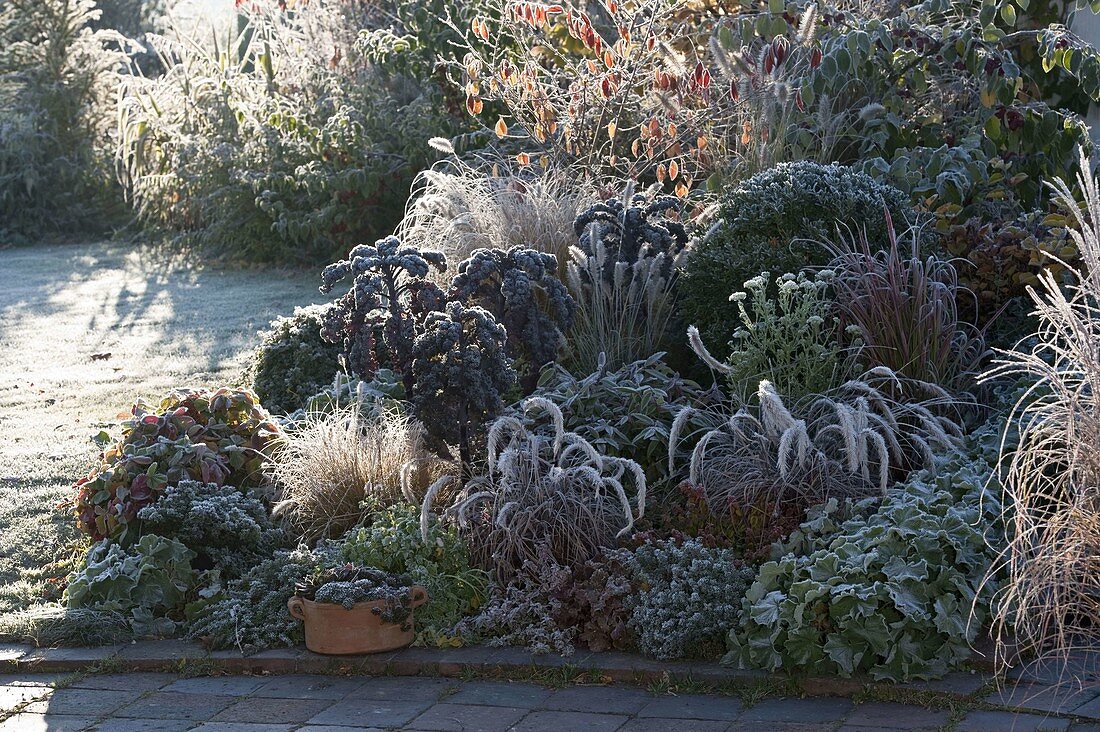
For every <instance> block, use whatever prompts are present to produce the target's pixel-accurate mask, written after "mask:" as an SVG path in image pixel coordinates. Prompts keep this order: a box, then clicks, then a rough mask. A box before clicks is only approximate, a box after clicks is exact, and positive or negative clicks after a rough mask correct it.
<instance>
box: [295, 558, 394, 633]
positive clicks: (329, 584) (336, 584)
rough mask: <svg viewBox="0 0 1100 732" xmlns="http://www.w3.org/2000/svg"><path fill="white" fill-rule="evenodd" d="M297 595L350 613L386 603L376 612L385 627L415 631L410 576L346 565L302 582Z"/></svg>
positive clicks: (297, 589) (313, 575)
mask: <svg viewBox="0 0 1100 732" xmlns="http://www.w3.org/2000/svg"><path fill="white" fill-rule="evenodd" d="M294 593H295V594H296V595H298V596H299V597H304V598H305V599H307V600H312V601H313V602H321V603H330V604H333V605H340V606H342V607H343V608H345V609H347V610H351V609H352V608H354V607H355V606H356V605H357V604H359V603H361V602H376V601H382V602H383V603H384V604H383V605H382V606H381V607H376V608H374V609H373V614H375V615H377V616H378V617H379V618H381V619H382V621H383V622H385V623H393V624H396V625H400V626H401V629H402V630H408V629H409V628H410V627H411V623H409V618H410V617H411V616H412V607H411V603H412V600H413V589H412V580H411V578H409V577H408V576H406V575H398V574H392V573H390V572H383V571H382V570H380V569H371V568H368V567H356V566H355V565H354V564H344V565H340V566H338V567H331V568H328V569H322V570H320V571H318V572H315V573H314V574H312V575H310V576H309V577H308V578H307V579H305V580H303V581H302V582H299V583H298V584H297V585H296V586H295V589H294Z"/></svg>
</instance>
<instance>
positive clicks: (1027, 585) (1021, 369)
mask: <svg viewBox="0 0 1100 732" xmlns="http://www.w3.org/2000/svg"><path fill="white" fill-rule="evenodd" d="M1080 166H1081V168H1080V172H1079V173H1078V175H1077V184H1078V186H1079V188H1080V192H1081V195H1082V196H1083V197H1084V204H1083V205H1081V204H1079V203H1078V199H1077V198H1076V197H1075V195H1074V192H1073V191H1072V190H1071V189H1070V186H1069V184H1068V183H1066V182H1065V181H1064V180H1059V181H1058V182H1056V183H1054V184H1052V185H1051V188H1052V190H1053V192H1054V199H1055V200H1056V201H1057V202H1058V203H1059V204H1061V205H1062V206H1063V207H1064V208H1065V209H1067V210H1068V211H1069V212H1070V215H1071V217H1072V219H1073V222H1074V224H1075V227H1074V228H1071V230H1070V233H1071V235H1072V237H1073V240H1074V241H1075V242H1076V244H1077V247H1078V249H1079V251H1080V255H1081V265H1080V267H1077V268H1075V269H1074V270H1073V275H1074V278H1075V280H1076V282H1075V284H1071V285H1068V286H1065V287H1061V286H1059V283H1058V281H1057V278H1056V277H1055V275H1054V274H1053V273H1052V272H1050V271H1045V272H1043V274H1041V275H1040V277H1039V286H1038V288H1033V287H1029V288H1028V292H1029V294H1030V296H1031V299H1032V301H1033V302H1034V304H1035V310H1034V316H1035V318H1036V319H1037V320H1038V328H1037V329H1036V331H1035V333H1034V335H1033V336H1032V337H1031V338H1029V339H1025V340H1023V341H1021V342H1020V343H1019V344H1018V345H1017V347H1016V348H1015V349H1014V350H1011V351H998V358H997V359H996V361H995V362H994V365H993V367H992V368H991V369H990V370H988V371H987V372H986V373H985V374H984V375H983V378H984V379H986V380H989V379H994V378H1000V377H1019V378H1023V379H1026V380H1027V381H1029V382H1031V385H1030V387H1029V388H1028V389H1027V391H1026V392H1025V393H1024V395H1023V396H1022V397H1021V398H1020V399H1019V401H1017V402H1016V404H1015V405H1014V407H1013V408H1012V410H1011V412H1010V414H1009V427H1010V429H1011V430H1018V431H1019V435H1018V438H1017V439H1016V440H1015V441H1010V440H1009V439H1008V436H1007V435H1006V438H1005V440H1004V442H1003V443H1002V448H1001V465H1002V467H1003V469H1004V476H1003V484H1004V491H1005V500H1004V504H1005V506H1006V512H1005V514H1004V519H1005V522H1006V526H1007V534H1008V542H1009V543H1008V548H1007V550H1006V552H1005V553H1004V554H1003V556H1002V557H1001V561H1000V562H998V564H997V566H996V567H995V568H994V569H995V571H997V572H1004V574H1005V575H1006V580H1005V581H1004V583H1003V589H1002V590H1001V591H1000V594H999V596H998V598H997V599H998V601H997V603H996V604H995V609H994V616H993V626H994V633H995V638H997V639H998V640H999V641H1000V642H999V644H998V645H999V650H1000V654H999V656H1000V660H1001V661H1002V662H1006V663H1007V662H1010V661H1011V658H1009V646H1010V644H1013V643H1014V644H1015V646H1016V647H1017V648H1018V649H1020V650H1021V651H1023V652H1024V653H1032V654H1038V655H1040V656H1048V657H1050V658H1053V659H1055V660H1058V659H1062V660H1064V659H1065V658H1066V657H1067V656H1068V654H1069V653H1070V652H1071V651H1072V650H1074V649H1075V648H1080V647H1082V646H1088V647H1095V644H1096V642H1097V634H1098V631H1100V627H1098V625H1097V619H1098V618H1100V352H1098V351H1097V344H1098V343H1100V190H1098V188H1097V182H1096V179H1095V178H1094V177H1093V175H1092V173H1091V167H1090V164H1089V161H1088V159H1087V157H1086V156H1085V154H1084V152H1083V151H1082V153H1081V158H1080ZM1012 442H1015V444H1012Z"/></svg>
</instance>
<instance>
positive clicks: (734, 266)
mask: <svg viewBox="0 0 1100 732" xmlns="http://www.w3.org/2000/svg"><path fill="white" fill-rule="evenodd" d="M887 216H889V217H890V219H891V220H893V221H894V222H895V223H896V224H897V225H898V226H899V227H900V226H902V225H904V224H906V223H907V224H913V225H915V224H917V223H918V216H917V214H916V213H915V212H914V210H913V209H912V208H911V206H910V204H909V201H908V199H907V197H906V196H905V194H903V193H902V192H901V191H899V190H897V189H896V188H893V187H892V186H889V185H886V184H884V183H882V182H880V181H877V180H875V179H874V178H872V177H871V176H869V175H867V174H866V173H863V172H861V171H859V170H856V169H854V168H850V167H846V166H843V165H837V164H831V165H821V164H819V163H814V162H809V161H803V162H797V163H783V164H780V165H777V166H775V167H774V168H771V169H770V170H766V171H764V172H762V173H758V174H757V175H755V176H753V177H751V178H749V179H747V180H745V181H742V182H741V183H740V184H739V185H738V186H736V187H735V188H733V189H732V190H730V191H727V192H726V193H725V194H724V195H723V197H722V200H721V204H720V207H719V210H718V218H717V221H716V222H715V224H714V225H713V226H712V227H711V228H710V230H709V231H708V232H707V234H706V236H705V237H704V238H703V241H702V242H700V244H699V245H698V246H697V247H695V248H693V249H692V251H691V254H690V256H689V257H688V259H687V262H686V263H685V265H684V273H683V278H682V280H681V283H680V293H681V298H682V308H683V315H684V319H685V321H686V322H688V323H691V324H693V325H695V326H696V327H698V328H699V330H700V331H701V332H702V334H703V337H704V339H705V340H706V341H707V342H708V343H715V344H725V342H726V341H727V339H728V338H729V332H728V328H729V325H728V324H729V323H733V322H736V321H737V320H738V314H739V313H738V310H739V308H738V304H736V303H732V302H730V293H731V292H733V291H734V290H735V289H736V288H737V287H739V286H741V284H742V283H744V282H746V281H747V280H749V279H750V278H752V277H755V276H756V275H758V274H759V273H760V272H761V271H762V270H769V271H772V272H776V271H778V272H798V271H799V269H801V268H802V267H803V266H805V265H814V264H816V265H823V264H826V263H827V262H828V260H829V255H828V252H827V251H826V249H825V248H824V247H823V246H821V245H820V244H819V243H817V242H820V241H823V240H825V239H828V238H829V237H830V236H832V235H833V234H835V232H836V229H837V227H838V226H839V227H841V228H847V229H850V230H853V231H864V232H865V233H866V235H867V239H868V241H870V242H871V243H872V245H874V246H876V247H877V246H879V245H885V244H886V243H887V242H888V240H889V239H888V235H887ZM717 353H718V355H719V356H724V355H725V349H719V350H718V351H717Z"/></svg>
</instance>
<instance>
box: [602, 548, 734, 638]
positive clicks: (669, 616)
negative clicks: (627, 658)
mask: <svg viewBox="0 0 1100 732" xmlns="http://www.w3.org/2000/svg"><path fill="white" fill-rule="evenodd" d="M614 555H615V557H616V558H617V559H618V560H619V561H621V562H622V563H623V564H624V565H625V566H626V568H627V572H628V576H629V577H630V580H631V582H632V584H633V585H634V586H635V587H637V588H639V589H637V590H636V591H635V592H634V593H632V594H631V595H629V596H628V597H627V600H626V607H627V609H628V610H629V612H630V620H629V622H630V627H631V629H632V630H633V631H634V633H635V635H636V637H637V643H638V649H639V650H640V651H641V652H642V653H645V654H646V655H649V656H653V657H654V658H660V659H672V658H682V657H685V656H687V657H699V656H708V655H717V654H718V653H719V652H720V651H721V649H722V644H723V641H724V639H725V635H726V633H727V632H728V631H730V630H731V629H733V628H735V627H737V625H738V623H739V622H740V620H741V612H742V609H741V599H742V597H743V596H744V594H745V590H746V589H747V588H748V585H749V583H750V582H752V579H753V577H754V576H755V571H754V570H753V569H752V568H751V567H748V566H745V565H744V564H742V563H741V561H740V559H739V558H738V556H737V554H736V552H734V551H732V550H730V549H712V548H708V547H705V546H703V544H702V543H701V542H700V541H699V540H697V539H688V540H686V541H684V542H683V543H677V542H675V541H656V542H654V541H650V542H647V543H645V544H643V545H642V546H641V547H639V548H638V549H636V550H635V551H634V552H629V551H626V550H620V551H617V552H615V553H614Z"/></svg>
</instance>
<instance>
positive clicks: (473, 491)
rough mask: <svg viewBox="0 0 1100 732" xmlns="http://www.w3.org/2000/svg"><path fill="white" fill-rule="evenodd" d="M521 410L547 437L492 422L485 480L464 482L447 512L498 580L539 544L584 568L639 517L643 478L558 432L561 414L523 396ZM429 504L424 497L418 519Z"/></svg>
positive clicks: (636, 469) (504, 421)
mask: <svg viewBox="0 0 1100 732" xmlns="http://www.w3.org/2000/svg"><path fill="white" fill-rule="evenodd" d="M523 410H524V412H525V413H528V414H533V413H535V412H538V411H541V412H542V413H543V414H545V415H547V416H549V417H550V422H551V425H552V428H551V429H550V434H549V435H545V434H542V433H541V432H537V431H533V430H531V429H528V427H527V426H525V425H524V423H523V422H522V421H521V420H520V419H518V418H517V417H514V416H511V415H505V416H503V417H500V418H499V419H497V420H496V421H495V422H494V423H493V425H492V427H491V428H490V430H489V434H488V471H487V474H486V475H483V476H479V477H477V478H475V479H474V480H472V481H470V483H469V485H467V486H466V488H465V490H464V491H463V493H462V494H461V495H460V497H459V499H458V501H457V502H456V503H455V505H453V506H452V507H451V508H450V509H448V511H449V512H450V513H452V514H454V515H456V516H457V518H458V520H459V523H460V526H462V527H463V528H464V529H466V530H470V531H480V532H484V534H485V538H484V542H485V543H484V551H485V552H486V553H487V554H488V556H487V557H485V560H484V561H485V564H486V565H487V566H488V567H491V568H492V570H493V571H494V572H495V573H496V575H497V577H498V579H500V580H502V581H507V580H508V579H510V578H511V577H512V576H513V575H514V574H515V573H516V572H517V571H518V570H519V569H520V568H521V567H522V565H523V564H524V562H526V561H530V560H533V559H534V558H535V557H536V554H537V553H538V552H539V551H540V550H541V548H542V545H544V544H545V545H547V546H548V547H549V551H550V554H551V556H552V557H553V559H554V560H555V561H556V562H557V563H558V564H561V565H562V566H565V567H575V566H578V565H581V564H584V562H586V561H588V560H589V559H591V558H593V557H594V556H596V555H597V554H598V552H599V551H600V550H601V549H602V548H604V547H610V546H613V545H614V542H615V539H616V538H618V537H621V536H624V535H626V534H627V533H629V532H630V530H631V529H632V528H633V526H634V522H635V521H637V520H638V519H640V518H641V517H642V515H643V513H644V511H645V501H646V482H645V475H644V474H643V472H642V469H641V467H640V466H639V465H638V464H637V463H636V462H634V461H633V460H627V459H624V458H616V457H609V456H606V455H601V454H600V453H599V452H598V451H597V450H596V449H595V448H594V447H593V446H592V445H591V444H589V443H588V442H587V441H585V440H584V439H583V438H581V437H580V436H578V435H576V434H574V433H572V432H566V431H565V428H564V417H563V415H562V412H561V410H560V409H559V408H558V407H557V406H556V405H555V404H554V403H553V402H551V401H549V400H547V399H543V398H539V397H530V398H528V399H526V400H525V401H524V402H523ZM631 483H632V484H633V486H634V490H635V494H636V497H635V499H634V501H633V502H632V500H631V497H630V495H629V494H628V493H627V488H626V487H627V486H628V485H630V484H631ZM433 498H434V495H433V493H432V492H429V495H428V497H427V498H426V499H425V501H424V505H423V509H422V510H423V515H424V516H427V515H428V513H429V512H430V510H431V502H432V499H433Z"/></svg>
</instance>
